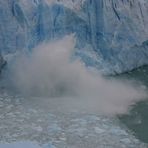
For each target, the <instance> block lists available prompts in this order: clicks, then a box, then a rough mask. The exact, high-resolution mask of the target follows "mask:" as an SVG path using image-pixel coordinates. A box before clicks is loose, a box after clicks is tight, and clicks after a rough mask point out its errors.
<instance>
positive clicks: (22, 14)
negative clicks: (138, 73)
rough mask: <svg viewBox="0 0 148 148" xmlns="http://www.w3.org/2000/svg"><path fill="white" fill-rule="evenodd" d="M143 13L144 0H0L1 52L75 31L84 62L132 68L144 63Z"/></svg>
mask: <svg viewBox="0 0 148 148" xmlns="http://www.w3.org/2000/svg"><path fill="white" fill-rule="evenodd" d="M147 11H148V1H146V0H136V1H133V0H55V1H53V2H51V0H5V1H4V0H0V52H1V53H2V54H3V55H6V54H8V53H15V52H16V51H21V50H26V49H27V50H31V49H32V48H33V47H35V46H37V45H38V44H39V43H41V42H42V41H49V40H51V39H56V38H57V39H59V38H61V37H62V36H64V35H67V34H71V33H75V36H76V40H77V42H76V48H78V50H77V51H76V55H78V56H80V57H81V58H82V60H83V61H84V62H85V63H86V65H88V66H95V67H96V68H98V69H100V70H102V71H103V72H107V73H120V72H123V71H127V70H131V69H133V68H136V67H139V66H142V65H144V64H148V58H147V56H148V47H147V45H144V44H143V43H145V42H146V41H147V40H148V26H147V24H148V16H147ZM137 57H138V60H137Z"/></svg>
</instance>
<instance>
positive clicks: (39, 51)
mask: <svg viewBox="0 0 148 148" xmlns="http://www.w3.org/2000/svg"><path fill="white" fill-rule="evenodd" d="M74 46H75V39H74V37H73V36H66V37H64V38H63V39H61V40H59V41H53V42H50V43H44V44H42V45H40V46H38V47H37V48H35V49H34V50H33V53H32V55H31V56H29V57H28V56H24V55H22V56H20V57H19V58H17V60H16V61H15V62H14V64H13V65H14V66H12V67H11V70H10V75H11V79H12V80H13V87H15V89H17V90H19V91H20V92H21V93H23V94H25V95H31V96H40V98H41V97H42V98H43V97H48V99H49V100H52V101H54V100H56V102H57V104H58V103H59V102H62V105H63V107H64V108H67V109H71V108H75V109H77V110H81V109H84V110H86V111H89V112H99V113H104V114H109V115H114V114H121V113H125V112H127V111H128V109H129V107H130V106H131V105H133V104H134V103H135V102H137V101H139V100H141V99H143V98H144V97H145V96H146V93H145V92H144V91H143V90H141V89H140V88H139V89H138V88H135V87H134V86H133V85H131V84H129V83H125V82H121V81H115V80H107V79H105V78H104V77H103V76H101V75H100V74H98V72H96V71H95V70H90V69H88V68H86V67H85V65H84V64H83V62H81V61H80V60H79V59H77V60H75V61H72V60H71V56H72V54H73V50H74ZM51 98H52V99H51ZM54 98H55V99H54ZM52 101H51V102H52ZM46 105H47V104H46Z"/></svg>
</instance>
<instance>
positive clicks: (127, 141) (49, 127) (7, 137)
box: [0, 67, 148, 148]
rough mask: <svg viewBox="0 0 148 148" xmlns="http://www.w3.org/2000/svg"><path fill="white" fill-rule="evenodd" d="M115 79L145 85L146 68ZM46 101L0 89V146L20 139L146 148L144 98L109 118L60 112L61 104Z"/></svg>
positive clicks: (51, 145)
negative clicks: (127, 109)
mask: <svg viewBox="0 0 148 148" xmlns="http://www.w3.org/2000/svg"><path fill="white" fill-rule="evenodd" d="M116 78H119V79H124V78H126V79H129V80H136V81H137V85H138V84H139V85H140V86H141V85H143V87H146V86H148V67H143V68H139V69H137V70H135V71H132V72H130V73H125V74H122V75H120V76H116ZM47 100H48V99H46V98H37V97H36V98H35V97H32V98H29V99H28V98H25V97H22V96H20V95H16V94H15V95H14V94H11V93H10V92H8V91H7V90H5V89H3V88H1V93H0V143H3V144H0V148H7V147H11V143H14V142H15V143H17V142H18V143H17V144H14V147H15V145H19V147H20V144H23V145H25V144H26V143H25V142H22V141H31V142H35V145H36V143H37V144H38V145H39V147H40V146H41V147H43V148H146V147H148V145H147V143H148V127H147V125H148V114H147V111H148V102H147V101H144V102H139V103H138V104H136V105H135V106H133V108H132V110H131V111H130V112H129V114H127V115H122V116H118V117H108V116H104V115H99V114H89V113H88V112H85V111H84V112H79V111H77V110H71V111H69V112H62V111H61V110H62V109H61V107H62V105H60V104H58V105H57V106H56V107H55V104H54V103H52V102H54V101H52V100H50V101H49V100H48V101H47ZM44 101H45V102H46V101H47V102H46V103H45V102H44ZM42 102H44V103H43V104H42ZM45 104H47V106H49V107H48V108H47V106H46V105H45ZM4 143H10V144H9V145H6V144H4ZM27 144H28V142H27ZM27 144H26V145H27ZM12 145H13V144H12ZM30 145H31V147H35V146H34V145H33V144H30ZM16 147H17V146H16ZM16 147H15V148H16ZM21 147H23V146H21ZM31 147H30V148H31ZM36 147H37V146H36Z"/></svg>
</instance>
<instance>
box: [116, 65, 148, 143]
mask: <svg viewBox="0 0 148 148" xmlns="http://www.w3.org/2000/svg"><path fill="white" fill-rule="evenodd" d="M117 77H119V78H126V79H127V78H128V79H129V80H136V81H138V82H139V83H138V84H139V85H141V83H142V84H143V87H145V86H146V87H148V66H144V67H141V68H138V69H136V70H133V71H132V72H128V73H125V74H122V75H120V76H117ZM119 119H120V120H121V122H122V123H124V124H125V125H126V126H127V127H128V128H129V129H130V130H131V131H132V132H133V134H134V135H135V136H136V137H137V138H138V139H140V140H141V141H143V142H145V143H148V98H147V100H145V101H142V102H139V103H137V104H136V105H135V106H134V107H133V108H132V109H131V111H130V112H129V114H127V115H122V116H120V117H119Z"/></svg>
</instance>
